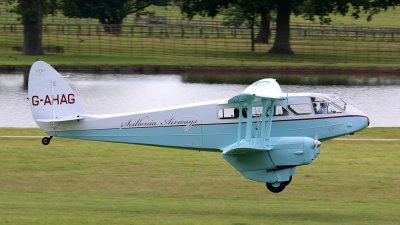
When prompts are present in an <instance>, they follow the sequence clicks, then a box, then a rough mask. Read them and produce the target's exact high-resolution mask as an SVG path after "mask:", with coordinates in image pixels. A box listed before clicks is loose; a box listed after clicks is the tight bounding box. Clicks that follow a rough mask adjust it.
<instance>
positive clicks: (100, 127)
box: [28, 61, 369, 193]
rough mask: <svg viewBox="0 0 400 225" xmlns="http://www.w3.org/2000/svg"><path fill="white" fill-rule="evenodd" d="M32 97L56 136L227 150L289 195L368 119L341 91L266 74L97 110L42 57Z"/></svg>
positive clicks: (246, 169)
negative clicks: (195, 93) (289, 88)
mask: <svg viewBox="0 0 400 225" xmlns="http://www.w3.org/2000/svg"><path fill="white" fill-rule="evenodd" d="M28 95H29V97H28V99H29V101H30V107H31V111H32V115H33V118H34V119H35V121H36V123H37V124H38V126H39V127H40V128H41V129H42V130H44V131H45V132H46V133H47V134H48V135H49V137H44V138H43V139H42V143H43V144H44V145H47V144H49V143H50V141H51V139H52V137H60V138H76V139H85V140H97V141H108V142H121V143H135V144H144V145H156V146H172V147H183V148H188V149H195V150H200V151H216V152H221V153H222V156H223V158H224V159H225V160H226V161H227V162H228V163H229V164H231V165H232V166H233V167H234V168H235V169H237V170H238V171H239V172H240V173H241V174H242V175H243V176H244V177H245V178H247V179H250V180H253V181H258V182H263V183H266V186H267V188H268V190H270V191H272V192H274V193H277V192H281V191H282V190H283V189H284V188H285V187H286V186H287V185H288V184H289V183H290V182H291V180H292V177H293V176H294V175H295V171H296V167H297V166H301V165H307V164H310V163H312V162H313V160H314V159H316V157H317V156H318V155H319V154H320V145H321V141H324V140H328V139H331V138H334V137H337V136H341V135H346V134H353V133H354V132H357V131H359V130H361V129H364V128H366V127H367V126H368V125H369V119H368V117H367V116H366V115H365V114H364V113H363V112H361V111H360V110H358V109H356V108H354V107H352V106H350V105H348V104H346V103H345V102H344V101H343V100H342V99H341V98H339V97H338V96H335V95H326V94H316V93H295V94H291V93H283V92H282V90H281V88H280V86H279V84H278V83H277V82H276V81H275V80H274V79H263V80H260V81H257V82H255V83H253V84H252V85H250V86H249V87H247V88H246V89H245V90H244V91H243V92H242V93H240V94H238V95H236V96H233V97H231V98H230V99H223V100H216V101H210V102H202V103H195V104H190V105H183V106H176V107H169V108H162V109H155V110H149V111H142V112H134V113H125V114H112V115H91V114H88V113H86V111H85V110H84V108H83V107H82V105H81V102H80V101H79V98H78V96H76V95H75V93H74V92H73V91H72V89H71V88H70V86H69V85H68V84H67V83H66V81H65V80H64V79H63V78H62V77H61V75H60V74H59V73H58V72H57V71H56V70H55V69H54V68H53V67H51V66H50V65H49V64H47V63H45V62H43V61H38V62H35V63H34V64H33V65H32V67H31V70H30V73H29V84H28Z"/></svg>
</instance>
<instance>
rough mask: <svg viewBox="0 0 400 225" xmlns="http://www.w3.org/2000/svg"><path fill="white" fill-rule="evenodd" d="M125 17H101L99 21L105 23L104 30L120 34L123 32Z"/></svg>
mask: <svg viewBox="0 0 400 225" xmlns="http://www.w3.org/2000/svg"><path fill="white" fill-rule="evenodd" d="M123 19H124V18H123V17H114V18H99V21H100V23H101V24H103V29H104V32H106V33H109V34H115V35H119V34H121V32H122V20H123Z"/></svg>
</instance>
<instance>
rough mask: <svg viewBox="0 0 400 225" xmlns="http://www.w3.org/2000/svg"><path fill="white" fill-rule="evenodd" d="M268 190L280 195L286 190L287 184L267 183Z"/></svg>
mask: <svg viewBox="0 0 400 225" xmlns="http://www.w3.org/2000/svg"><path fill="white" fill-rule="evenodd" d="M265 185H266V186H267V188H268V190H269V191H270V192H273V193H279V192H281V191H283V189H285V187H286V185H285V182H276V183H272V184H271V183H265Z"/></svg>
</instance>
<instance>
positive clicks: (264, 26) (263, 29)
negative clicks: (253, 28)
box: [256, 10, 271, 44]
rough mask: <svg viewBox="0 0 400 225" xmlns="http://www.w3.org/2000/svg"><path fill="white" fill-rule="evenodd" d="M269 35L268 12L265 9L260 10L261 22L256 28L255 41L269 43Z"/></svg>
mask: <svg viewBox="0 0 400 225" xmlns="http://www.w3.org/2000/svg"><path fill="white" fill-rule="evenodd" d="M270 36H271V27H270V18H269V13H268V11H266V10H261V24H260V29H259V30H258V34H257V38H256V42H257V43H262V44H268V43H269V37H270Z"/></svg>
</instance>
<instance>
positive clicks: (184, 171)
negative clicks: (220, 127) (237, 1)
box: [0, 128, 400, 225]
mask: <svg viewBox="0 0 400 225" xmlns="http://www.w3.org/2000/svg"><path fill="white" fill-rule="evenodd" d="M5 135H6V136H9V135H22V136H41V135H43V133H42V132H41V131H39V130H38V129H14V128H2V129H0V136H5ZM399 136H400V128H371V129H366V130H364V131H362V132H360V133H357V134H355V135H354V136H351V137H352V138H364V137H368V138H398V137H399ZM0 143H1V148H0V202H1V204H0V212H1V213H0V221H2V222H1V223H2V224H96V225H97V224H285V225H286V224H374V225H375V224H388V225H389V224H390V225H395V224H398V223H399V214H398V212H399V210H400V173H399V172H400V166H399V163H398V159H399V158H400V152H399V151H398V147H399V144H400V142H384V141H383V142H382V141H335V140H332V141H327V142H324V143H323V145H322V151H321V155H320V156H319V158H318V159H317V160H316V161H315V162H314V163H313V164H312V165H309V166H303V167H299V168H298V170H297V175H296V176H295V177H294V179H293V181H292V183H291V184H290V185H289V186H288V187H287V189H286V190H285V191H284V192H282V193H280V194H272V193H269V192H267V191H266V190H265V185H263V184H261V183H256V182H251V181H248V180H245V179H244V178H242V177H241V176H240V175H239V174H238V173H237V172H236V171H235V170H234V169H233V168H231V167H230V166H229V165H228V164H227V163H226V162H225V161H224V160H223V159H222V157H221V155H220V154H219V153H209V152H196V151H185V150H178V149H174V148H161V147H150V146H138V145H127V144H115V143H101V142H93V141H79V140H67V139H53V140H52V143H51V144H50V145H48V146H43V145H41V143H40V138H0Z"/></svg>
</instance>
